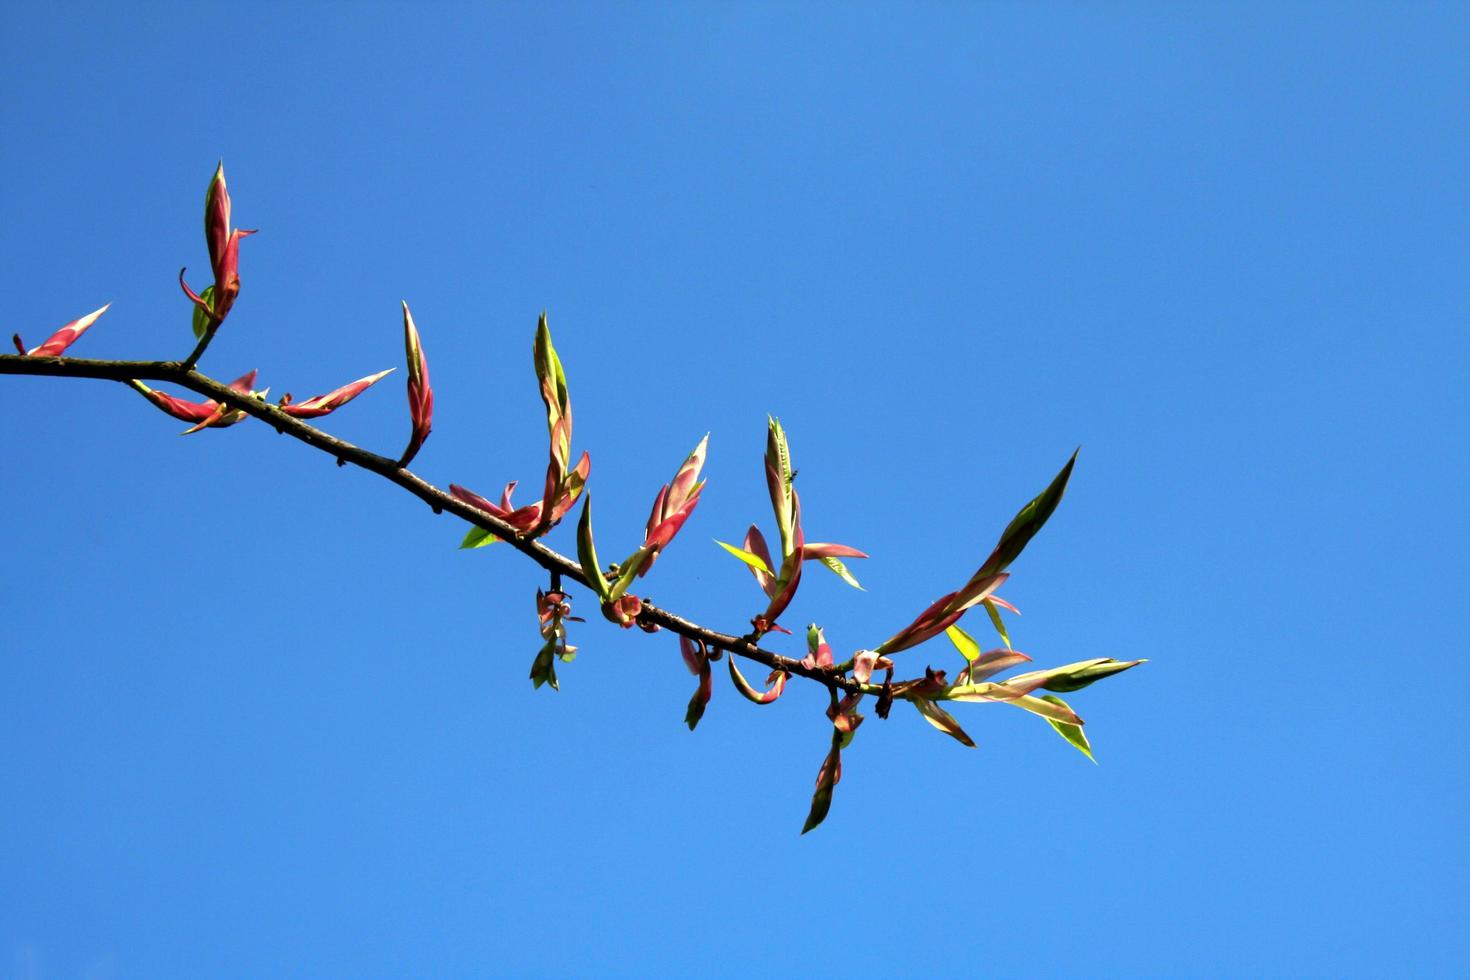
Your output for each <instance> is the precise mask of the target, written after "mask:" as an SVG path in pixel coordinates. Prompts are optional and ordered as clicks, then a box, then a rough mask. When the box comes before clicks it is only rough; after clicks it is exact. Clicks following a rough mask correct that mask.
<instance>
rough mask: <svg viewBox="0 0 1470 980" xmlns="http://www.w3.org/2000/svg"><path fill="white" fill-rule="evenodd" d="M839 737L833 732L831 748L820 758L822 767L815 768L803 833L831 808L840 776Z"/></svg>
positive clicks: (838, 734) (840, 752) (815, 824)
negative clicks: (815, 788)
mask: <svg viewBox="0 0 1470 980" xmlns="http://www.w3.org/2000/svg"><path fill="white" fill-rule="evenodd" d="M840 737H841V735H840V733H837V732H834V733H833V735H832V748H831V750H830V751H829V752H828V753H827V758H826V759H824V760H822V768H821V769H819V770H817V790H816V792H814V793H813V794H812V808H811V810H809V811H808V812H807V815H806V823H804V824H802V825H801V832H802V833H803V834H804V833H806V832H807V831H808V830H811V829H813V828H814V827H816V826H817V825H818V824H820V823H821V822H822V821H823V820H826V819H827V812H828V811H829V810H831V809H832V790H833V789H835V788H836V786H837V781H838V780H839V779H841V778H842V750H841V749H840V748H838V747H837V743H838V741H839V740H840Z"/></svg>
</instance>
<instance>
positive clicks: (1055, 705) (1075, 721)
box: [1004, 694, 1083, 728]
mask: <svg viewBox="0 0 1470 980" xmlns="http://www.w3.org/2000/svg"><path fill="white" fill-rule="evenodd" d="M1004 703H1005V704H1013V705H1015V706H1016V707H1018V708H1020V709H1022V710H1023V711H1029V712H1031V713H1032V714H1033V715H1040V716H1041V717H1043V718H1045V719H1046V720H1048V721H1054V722H1060V723H1061V724H1063V725H1073V726H1076V727H1079V728H1080V727H1081V726H1082V724H1083V722H1082V719H1081V718H1080V717H1079V716H1078V715H1077V712H1075V711H1073V710H1072V709H1071V708H1070V707H1069V706H1068V705H1067V703H1066V702H1065V701H1062V699H1061V698H1056V699H1054V700H1043V699H1041V698H1034V697H1032V696H1031V695H1029V694H1027V695H1024V696H1022V697H1019V698H1008V699H1006V701H1005V702H1004Z"/></svg>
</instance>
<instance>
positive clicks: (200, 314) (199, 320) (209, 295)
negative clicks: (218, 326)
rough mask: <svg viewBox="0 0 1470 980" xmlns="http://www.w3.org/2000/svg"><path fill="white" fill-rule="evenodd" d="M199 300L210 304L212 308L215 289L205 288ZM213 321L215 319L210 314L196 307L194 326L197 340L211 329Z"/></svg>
mask: <svg viewBox="0 0 1470 980" xmlns="http://www.w3.org/2000/svg"><path fill="white" fill-rule="evenodd" d="M199 298H200V299H202V300H204V302H206V303H208V304H209V305H210V306H214V287H213V286H205V287H204V289H203V291H201V292H200V293H199ZM211 319H213V318H212V317H211V316H210V315H209V314H208V313H205V312H204V311H203V310H202V309H200V308H199V307H198V306H196V307H194V324H193V326H194V339H195V340H198V339H199V338H201V337H203V336H204V331H206V330H208V329H209V323H210V320H211Z"/></svg>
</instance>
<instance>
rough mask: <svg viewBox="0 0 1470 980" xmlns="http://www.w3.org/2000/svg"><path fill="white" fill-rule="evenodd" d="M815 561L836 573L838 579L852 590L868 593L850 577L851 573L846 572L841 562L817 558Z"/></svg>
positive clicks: (845, 567)
mask: <svg viewBox="0 0 1470 980" xmlns="http://www.w3.org/2000/svg"><path fill="white" fill-rule="evenodd" d="M817 560H818V561H820V562H821V563H822V564H823V565H826V566H827V567H828V568H830V569H832V571H833V572H835V573H837V577H838V578H840V579H842V581H844V582H846V583H847V584H848V585H850V586H852V587H853V588H854V589H857V590H858V591H859V592H866V591H868V590H867V589H865V588H863V587H862V586H861V585H859V584H858V580H857V579H855V578H853V577H852V572H849V571H848V570H847V566H846V565H844V564H842V562H840V561H838V560H837V559H836V558H818V559H817Z"/></svg>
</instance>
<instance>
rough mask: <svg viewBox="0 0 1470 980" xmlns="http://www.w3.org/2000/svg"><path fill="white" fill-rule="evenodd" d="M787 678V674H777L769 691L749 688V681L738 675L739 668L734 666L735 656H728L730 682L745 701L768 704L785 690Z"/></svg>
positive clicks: (742, 675)
mask: <svg viewBox="0 0 1470 980" xmlns="http://www.w3.org/2000/svg"><path fill="white" fill-rule="evenodd" d="M789 676H790V675H789V674H785V673H782V674H779V675H778V676H777V677H776V679H775V681H774V682H772V684H771V687H770V690H767V691H760V690H757V689H756V688H755V687H753V686H751V683H750V681H748V680H746V679H745V675H744V674H742V673H740V668H739V667H737V666H735V655H734V654H731V655H730V680H731V681H732V682H734V684H735V689H736V690H737V691H739V692H740V693H741V694H742V695H744V696H745V698H746V699H747V700H749V701H753V702H755V703H756V704H770V703H771V702H772V701H774V700H776V699H777V698H779V697H780V696H781V692H783V691H785V690H786V678H787V677H789Z"/></svg>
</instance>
